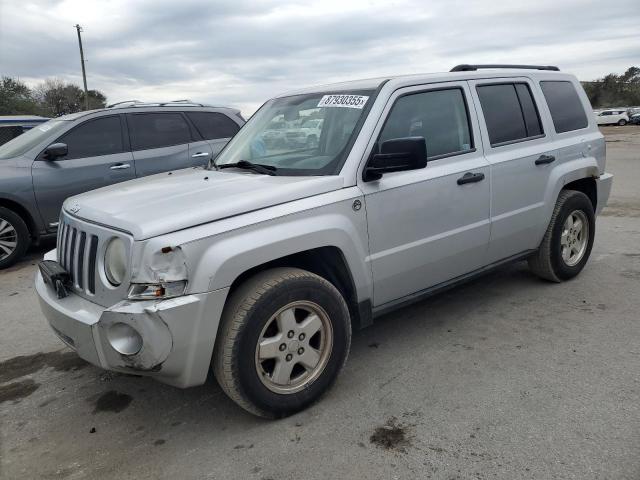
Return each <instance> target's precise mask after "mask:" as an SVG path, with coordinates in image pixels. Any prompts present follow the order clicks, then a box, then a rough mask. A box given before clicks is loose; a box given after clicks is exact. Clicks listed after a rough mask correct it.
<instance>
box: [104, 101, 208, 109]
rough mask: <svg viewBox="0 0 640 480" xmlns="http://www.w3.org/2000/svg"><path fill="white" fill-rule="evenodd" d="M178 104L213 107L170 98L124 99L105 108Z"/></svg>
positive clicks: (182, 105)
mask: <svg viewBox="0 0 640 480" xmlns="http://www.w3.org/2000/svg"><path fill="white" fill-rule="evenodd" d="M175 105H179V106H181V107H214V105H207V104H204V103H198V102H192V101H191V100H187V99H183V100H171V101H170V102H141V101H140V100H124V101H122V102H117V103H112V104H111V105H107V108H129V107H171V106H175Z"/></svg>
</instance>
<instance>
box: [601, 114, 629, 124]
mask: <svg viewBox="0 0 640 480" xmlns="http://www.w3.org/2000/svg"><path fill="white" fill-rule="evenodd" d="M596 122H597V123H598V125H613V124H617V125H620V126H622V125H626V124H627V123H629V116H628V115H627V112H626V111H625V110H603V111H601V112H599V113H596Z"/></svg>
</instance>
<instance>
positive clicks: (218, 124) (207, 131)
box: [187, 112, 240, 140]
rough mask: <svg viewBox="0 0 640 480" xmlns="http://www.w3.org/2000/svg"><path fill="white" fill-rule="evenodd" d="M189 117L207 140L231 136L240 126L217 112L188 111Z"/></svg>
mask: <svg viewBox="0 0 640 480" xmlns="http://www.w3.org/2000/svg"><path fill="white" fill-rule="evenodd" d="M187 117H189V119H190V120H191V121H192V122H193V124H194V125H195V126H196V128H197V129H198V132H200V135H202V138H204V139H205V140H216V139H218V138H231V137H233V136H234V135H235V134H236V133H238V130H239V129H240V127H238V125H237V124H236V122H234V121H233V120H231V119H230V118H229V117H227V116H226V115H223V114H222V113H215V112H187Z"/></svg>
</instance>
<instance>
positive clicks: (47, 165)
mask: <svg viewBox="0 0 640 480" xmlns="http://www.w3.org/2000/svg"><path fill="white" fill-rule="evenodd" d="M243 124H244V120H243V118H242V116H241V115H240V112H239V111H238V110H235V109H231V108H219V107H211V106H206V105H202V104H196V103H191V102H188V101H179V102H168V103H154V104H147V103H140V102H135V101H131V102H121V103H119V104H114V105H111V106H110V107H108V108H103V109H100V110H92V111H87V112H80V113H74V114H71V115H65V116H63V117H59V118H56V119H53V120H50V121H48V122H46V123H42V124H40V125H38V126H37V127H35V128H32V129H31V130H29V131H28V132H26V133H24V134H22V135H20V136H19V137H16V138H14V139H13V140H11V141H9V142H7V143H5V144H4V145H1V146H0V269H2V268H6V267H8V266H10V265H12V264H13V263H14V262H15V261H16V260H18V259H19V258H20V257H21V256H22V255H23V254H24V252H25V251H26V249H27V247H28V246H29V244H30V243H31V242H33V241H38V240H39V239H40V238H41V237H44V236H47V235H53V234H55V232H56V229H57V227H58V217H59V215H60V208H61V206H62V202H64V200H65V199H66V198H67V197H70V196H72V195H77V194H79V193H82V192H86V191H88V190H94V189H96V188H100V187H104V186H107V185H111V184H114V183H119V182H123V181H125V180H131V179H134V178H136V177H144V176H147V175H152V174H154V173H161V172H166V171H169V170H177V169H181V168H187V167H196V166H204V165H207V163H208V162H209V160H211V159H212V158H213V157H215V156H216V155H217V154H218V153H219V152H220V150H221V149H222V147H223V146H224V145H225V144H226V143H227V142H228V141H229V139H230V138H231V137H233V136H234V135H235V134H236V132H237V131H238V130H239V129H240V127H241V126H242V125H243Z"/></svg>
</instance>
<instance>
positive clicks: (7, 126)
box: [0, 115, 49, 145]
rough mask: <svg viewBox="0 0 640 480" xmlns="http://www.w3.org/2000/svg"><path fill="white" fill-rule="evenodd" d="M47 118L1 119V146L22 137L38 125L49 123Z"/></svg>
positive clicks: (13, 116) (3, 117)
mask: <svg viewBox="0 0 640 480" xmlns="http://www.w3.org/2000/svg"><path fill="white" fill-rule="evenodd" d="M48 120H49V119H48V118H47V117H39V116H37V115H5V116H1V117H0V145H4V144H5V143H7V142H8V141H9V140H12V139H14V138H16V137H17V136H18V135H22V134H23V133H24V132H26V131H27V130H30V129H32V128H33V127H35V126H36V125H40V124H41V123H44V122H46V121H48Z"/></svg>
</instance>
